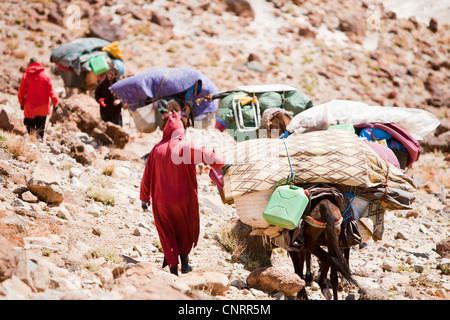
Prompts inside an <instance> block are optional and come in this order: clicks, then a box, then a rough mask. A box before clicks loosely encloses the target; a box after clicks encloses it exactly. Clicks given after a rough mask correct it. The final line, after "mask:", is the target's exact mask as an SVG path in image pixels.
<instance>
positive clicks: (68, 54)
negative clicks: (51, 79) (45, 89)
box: [50, 38, 124, 90]
mask: <svg viewBox="0 0 450 320" xmlns="http://www.w3.org/2000/svg"><path fill="white" fill-rule="evenodd" d="M50 62H53V63H55V64H56V68H55V69H54V70H53V73H54V74H56V75H60V76H61V77H62V79H63V81H64V85H65V86H66V87H67V88H77V89H82V90H92V89H95V88H96V87H97V85H98V84H99V83H100V81H101V79H102V77H104V76H105V74H106V72H107V71H108V70H109V69H110V68H111V67H114V68H116V69H117V70H118V71H119V74H120V75H122V74H123V72H124V64H123V53H122V51H121V50H120V48H119V43H118V42H117V41H115V42H108V41H106V40H103V39H99V38H81V39H77V40H75V41H72V42H70V43H66V44H62V45H60V46H58V47H56V48H55V49H53V51H52V54H51V56H50Z"/></svg>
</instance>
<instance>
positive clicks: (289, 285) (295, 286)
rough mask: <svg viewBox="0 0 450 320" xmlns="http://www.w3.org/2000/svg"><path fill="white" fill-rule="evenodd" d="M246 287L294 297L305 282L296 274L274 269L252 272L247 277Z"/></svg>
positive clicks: (267, 268) (261, 269)
mask: <svg viewBox="0 0 450 320" xmlns="http://www.w3.org/2000/svg"><path fill="white" fill-rule="evenodd" d="M247 285H248V286H250V287H252V288H255V289H259V290H263V291H269V292H284V294H285V295H286V296H294V295H296V294H297V293H298V292H299V291H300V290H301V289H302V288H303V287H304V286H305V281H304V280H302V279H301V278H300V277H299V276H298V275H297V274H295V273H293V272H289V271H286V270H281V269H277V268H274V267H266V268H259V269H256V270H253V271H252V272H251V273H250V274H249V276H248V277H247Z"/></svg>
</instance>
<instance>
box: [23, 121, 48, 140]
mask: <svg viewBox="0 0 450 320" xmlns="http://www.w3.org/2000/svg"><path fill="white" fill-rule="evenodd" d="M45 120H47V117H46V116H44V117H41V116H36V117H34V118H33V119H30V118H24V119H23V123H24V125H25V126H26V127H27V132H28V134H29V135H31V134H33V133H34V132H36V135H37V137H38V139H39V138H42V139H44V131H45Z"/></svg>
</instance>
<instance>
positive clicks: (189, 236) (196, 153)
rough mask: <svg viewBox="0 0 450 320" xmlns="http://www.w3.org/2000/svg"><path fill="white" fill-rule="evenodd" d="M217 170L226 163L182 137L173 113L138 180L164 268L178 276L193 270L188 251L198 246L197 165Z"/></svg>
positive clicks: (176, 115)
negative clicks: (200, 164) (152, 224)
mask: <svg viewBox="0 0 450 320" xmlns="http://www.w3.org/2000/svg"><path fill="white" fill-rule="evenodd" d="M202 162H203V163H204V164H206V165H209V166H210V167H211V168H214V169H220V168H222V167H223V166H224V165H225V164H226V163H225V162H224V160H223V159H222V158H221V157H219V156H218V155H216V154H214V153H213V152H212V151H211V150H209V149H207V148H205V147H198V146H195V145H193V144H192V143H190V142H188V141H186V140H185V133H184V126H183V123H182V122H181V116H180V115H179V114H178V113H176V112H174V113H172V115H171V116H170V117H169V120H168V121H167V124H166V126H165V127H164V131H163V138H162V140H161V141H160V142H159V143H157V144H156V145H155V146H154V147H153V149H152V150H151V152H150V154H149V156H148V159H147V163H146V165H145V169H144V173H143V176H142V180H141V187H140V195H139V198H140V200H141V201H142V208H143V209H144V211H147V209H148V207H147V206H148V204H149V202H150V201H151V203H152V209H153V217H154V220H155V226H156V229H157V231H158V235H159V239H160V242H161V246H162V249H163V252H164V262H163V267H165V266H167V265H168V266H169V268H170V272H171V273H173V274H175V275H178V264H179V261H178V256H180V260H181V272H182V273H187V272H189V271H191V270H192V267H191V266H190V265H189V264H188V263H189V257H188V255H189V253H190V251H191V249H192V248H193V247H195V246H196V245H197V241H198V237H199V233H200V216H199V203H198V191H197V171H196V167H195V166H196V164H199V163H202Z"/></svg>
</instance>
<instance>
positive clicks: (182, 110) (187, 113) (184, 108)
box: [160, 100, 192, 130]
mask: <svg viewBox="0 0 450 320" xmlns="http://www.w3.org/2000/svg"><path fill="white" fill-rule="evenodd" d="M172 112H178V113H179V114H180V116H181V122H183V126H184V128H187V127H189V126H190V125H192V120H191V108H190V107H189V105H188V104H186V103H181V104H180V103H178V101H176V100H170V101H169V102H168V103H167V105H166V106H165V110H164V111H163V112H162V118H163V124H162V125H161V127H160V129H161V130H164V127H165V126H166V123H167V119H168V118H169V117H170V115H171V114H172Z"/></svg>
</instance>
